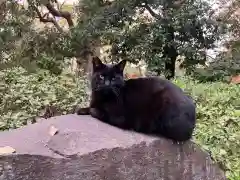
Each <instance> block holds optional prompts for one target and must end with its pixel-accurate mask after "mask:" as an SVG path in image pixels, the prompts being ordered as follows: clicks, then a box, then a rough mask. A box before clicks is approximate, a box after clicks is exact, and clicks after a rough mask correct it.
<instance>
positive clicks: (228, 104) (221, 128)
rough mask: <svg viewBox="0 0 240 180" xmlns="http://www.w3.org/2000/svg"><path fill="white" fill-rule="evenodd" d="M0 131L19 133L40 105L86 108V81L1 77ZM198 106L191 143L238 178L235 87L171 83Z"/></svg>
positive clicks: (18, 72) (44, 75)
mask: <svg viewBox="0 0 240 180" xmlns="http://www.w3.org/2000/svg"><path fill="white" fill-rule="evenodd" d="M0 78H1V79H3V81H1V82H0V83H1V84H0V100H1V101H0V105H1V107H0V130H5V129H10V128H18V127H20V126H22V125H24V124H26V122H27V121H28V120H29V119H32V118H33V117H34V116H36V115H38V113H39V111H40V110H41V109H42V107H43V106H44V105H48V104H53V105H55V106H56V107H59V108H61V109H63V110H66V111H67V110H69V109H71V108H72V106H74V105H77V104H82V105H83V104H85V105H86V103H87V101H88V99H87V95H86V93H85V92H86V81H85V80H84V78H81V79H79V80H78V81H77V82H75V81H74V79H75V78H74V77H72V76H71V75H69V74H67V73H65V74H62V75H61V76H58V77H57V76H53V75H51V74H49V73H48V72H47V71H40V72H38V73H37V74H28V73H27V72H26V71H25V70H24V69H22V68H15V69H10V70H5V71H1V72H0ZM174 83H176V84H177V85H178V86H180V87H181V88H183V89H184V90H185V91H186V92H187V93H188V94H189V95H191V96H192V97H193V98H194V100H195V101H196V104H197V127H196V130H195V135H194V141H195V142H196V143H198V144H200V145H201V147H203V148H204V149H205V150H207V151H208V152H209V153H210V155H211V157H212V158H213V159H214V160H215V161H216V162H217V163H218V164H219V165H220V167H221V168H223V169H224V170H225V171H226V173H227V176H228V177H229V179H231V180H237V179H240V169H239V167H240V101H239V97H240V86H238V85H229V84H224V83H222V82H214V83H199V82H197V81H194V80H191V79H188V78H182V79H181V78H178V79H175V80H174Z"/></svg>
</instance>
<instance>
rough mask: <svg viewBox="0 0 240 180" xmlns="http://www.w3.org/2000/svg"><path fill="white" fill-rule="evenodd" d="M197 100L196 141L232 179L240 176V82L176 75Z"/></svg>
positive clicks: (177, 81) (180, 83)
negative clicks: (230, 83)
mask: <svg viewBox="0 0 240 180" xmlns="http://www.w3.org/2000/svg"><path fill="white" fill-rule="evenodd" d="M175 83H176V84H177V85H179V86H180V87H181V88H183V89H185V90H186V91H187V92H188V93H189V94H190V95H191V96H192V97H193V98H194V99H195V101H196V104H197V121H198V123H197V127H196V131H195V137H194V141H195V142H196V143H198V144H200V145H201V146H202V147H203V148H204V149H205V150H207V151H208V152H209V153H210V154H211V157H212V158H213V159H214V160H215V161H216V162H217V163H218V164H219V165H220V167H221V168H223V169H224V170H225V171H226V173H227V176H228V177H229V178H230V179H234V180H235V179H239V178H240V169H239V167H240V101H239V97H240V86H238V85H229V84H225V83H221V82H215V83H198V82H196V81H193V80H191V79H176V80H175Z"/></svg>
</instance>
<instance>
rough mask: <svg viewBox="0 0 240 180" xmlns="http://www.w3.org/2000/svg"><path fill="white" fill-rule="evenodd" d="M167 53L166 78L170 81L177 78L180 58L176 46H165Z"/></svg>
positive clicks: (165, 52)
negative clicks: (176, 65)
mask: <svg viewBox="0 0 240 180" xmlns="http://www.w3.org/2000/svg"><path fill="white" fill-rule="evenodd" d="M165 49H166V51H164V55H165V57H166V61H165V77H166V79H168V80H170V79H172V78H174V77H175V64H176V59H177V56H178V53H177V50H176V48H175V47H174V46H170V47H168V46H165Z"/></svg>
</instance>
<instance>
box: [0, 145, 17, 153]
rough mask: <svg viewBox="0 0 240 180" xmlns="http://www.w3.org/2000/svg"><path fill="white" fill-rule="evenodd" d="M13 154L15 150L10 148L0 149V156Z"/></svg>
mask: <svg viewBox="0 0 240 180" xmlns="http://www.w3.org/2000/svg"><path fill="white" fill-rule="evenodd" d="M14 152H16V150H15V149H14V148H12V147H10V146H4V147H0V155H4V154H12V153H14Z"/></svg>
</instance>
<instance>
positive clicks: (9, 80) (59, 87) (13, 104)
mask: <svg viewBox="0 0 240 180" xmlns="http://www.w3.org/2000/svg"><path fill="white" fill-rule="evenodd" d="M0 79H2V81H1V82H0V83H1V84H0V130H5V129H12V128H18V127H20V126H23V125H25V124H26V123H27V122H29V121H33V119H34V117H35V116H37V115H39V112H40V111H41V110H42V109H43V108H44V107H45V106H46V105H53V106H55V107H57V108H59V109H62V110H63V111H64V112H63V114H64V113H66V111H68V110H70V109H71V108H72V107H73V106H75V105H77V104H82V103H84V102H86V100H87V96H86V93H85V92H86V89H85V88H86V87H87V86H86V81H85V80H84V79H79V80H78V81H77V82H74V77H72V76H71V75H70V74H63V75H61V76H54V75H51V74H50V73H49V71H40V72H38V73H35V74H28V73H27V72H26V71H25V70H24V69H22V68H14V69H8V70H4V71H0Z"/></svg>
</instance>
